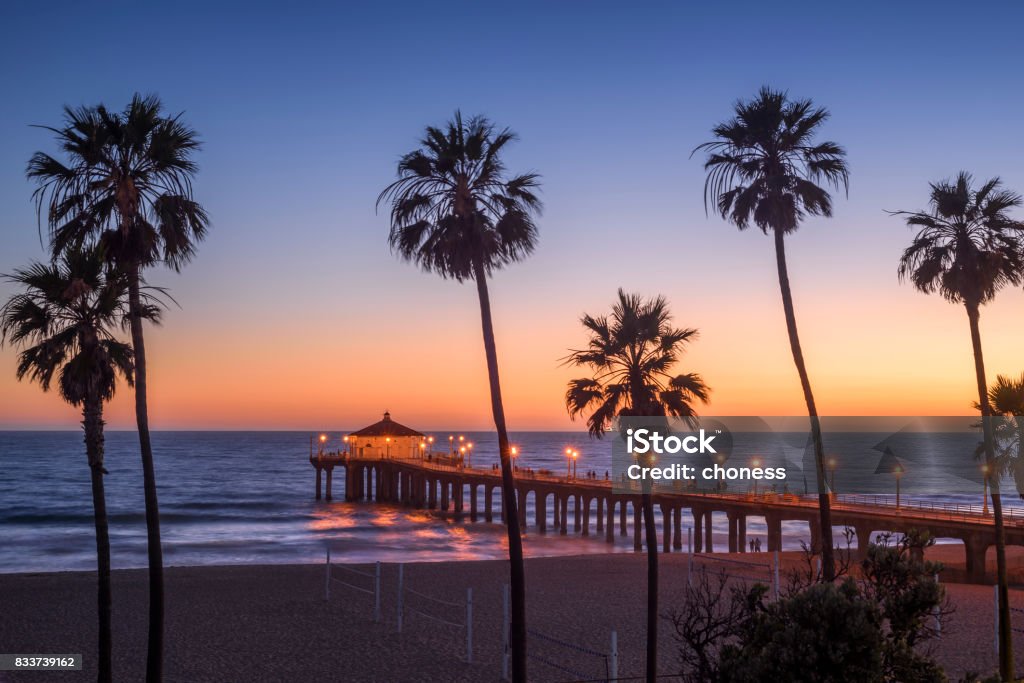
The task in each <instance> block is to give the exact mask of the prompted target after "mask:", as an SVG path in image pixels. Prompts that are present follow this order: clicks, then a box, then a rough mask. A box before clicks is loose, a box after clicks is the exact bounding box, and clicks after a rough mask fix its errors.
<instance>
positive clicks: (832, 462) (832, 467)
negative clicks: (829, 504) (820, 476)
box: [828, 458, 839, 499]
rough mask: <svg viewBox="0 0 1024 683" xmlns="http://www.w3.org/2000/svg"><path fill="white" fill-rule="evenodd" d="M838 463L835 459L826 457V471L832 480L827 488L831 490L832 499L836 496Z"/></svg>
mask: <svg viewBox="0 0 1024 683" xmlns="http://www.w3.org/2000/svg"><path fill="white" fill-rule="evenodd" d="M838 464H839V463H838V462H837V461H836V459H835V458H829V459H828V471H829V472H830V473H831V475H832V477H831V478H832V481H831V482H830V483H829V485H828V488H829V490H830V491H831V492H832V498H833V499H835V496H836V466H837V465H838Z"/></svg>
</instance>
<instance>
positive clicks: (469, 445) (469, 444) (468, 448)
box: [466, 441, 473, 468]
mask: <svg viewBox="0 0 1024 683" xmlns="http://www.w3.org/2000/svg"><path fill="white" fill-rule="evenodd" d="M466 453H468V454H469V458H468V460H469V467H470V468H472V467H473V442H472V441H469V442H467V443H466Z"/></svg>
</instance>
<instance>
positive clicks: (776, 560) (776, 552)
mask: <svg viewBox="0 0 1024 683" xmlns="http://www.w3.org/2000/svg"><path fill="white" fill-rule="evenodd" d="M775 599H776V600H778V599H779V551H778V550H776V551H775Z"/></svg>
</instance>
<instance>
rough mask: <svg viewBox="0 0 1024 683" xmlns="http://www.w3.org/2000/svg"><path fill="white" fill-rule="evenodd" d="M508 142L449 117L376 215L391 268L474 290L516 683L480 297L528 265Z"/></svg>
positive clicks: (532, 235) (522, 658) (518, 668)
mask: <svg viewBox="0 0 1024 683" xmlns="http://www.w3.org/2000/svg"><path fill="white" fill-rule="evenodd" d="M515 139H516V136H515V134H514V133H512V132H511V131H510V130H509V129H507V128H505V129H502V130H498V129H496V128H495V127H494V125H493V124H492V123H491V122H490V121H488V120H487V119H486V118H484V117H482V116H474V117H472V118H470V119H468V120H464V119H463V118H462V114H461V113H460V112H458V111H457V112H455V117H454V118H453V119H452V120H451V121H449V122H448V124H447V125H446V126H445V127H444V128H436V127H434V126H428V127H427V129H426V133H425V135H424V136H423V139H422V140H421V141H420V147H419V148H418V149H415V150H413V151H412V152H409V153H408V154H406V155H405V156H403V157H402V159H401V160H400V161H399V163H398V180H396V181H395V182H393V183H391V184H390V185H388V186H387V187H386V188H385V189H384V191H383V192H381V193H380V196H379V197H378V198H377V206H378V207H379V206H380V205H381V203H384V202H387V203H389V204H390V208H391V232H390V235H389V238H388V241H389V243H390V245H391V249H392V250H393V251H394V252H395V253H397V254H398V256H399V257H400V258H402V259H404V260H406V261H411V262H413V263H416V264H418V265H419V266H420V267H421V268H423V269H424V270H426V271H428V272H433V273H437V274H438V275H440V276H441V277H443V278H445V279H447V278H454V279H455V280H456V281H458V282H463V281H465V280H473V281H474V282H475V283H476V289H477V295H478V297H479V300H480V321H481V325H482V328H483V337H484V352H485V355H486V357H487V374H488V379H489V380H490V389H491V410H492V412H493V413H494V426H495V428H496V429H497V431H498V448H499V453H500V458H501V479H502V496H501V497H502V504H503V505H504V508H505V523H506V528H507V531H508V553H509V565H510V575H511V576H510V582H509V583H510V592H511V602H512V605H511V607H512V614H511V629H510V635H511V641H512V642H511V645H512V678H513V680H514V681H516V682H517V683H521V682H523V681H525V680H526V583H525V575H524V567H523V544H522V539H521V537H520V527H519V506H518V504H517V502H516V490H515V480H514V479H513V473H512V459H511V451H510V446H509V440H508V430H507V428H506V426H505V408H504V405H503V404H502V400H501V383H500V382H499V378H498V352H497V348H496V345H495V341H494V326H493V323H492V321H491V302H490V297H489V295H488V291H487V278H488V276H489V275H490V274H491V272H493V271H495V270H498V269H499V268H502V267H504V266H506V265H508V264H510V263H513V262H515V261H519V260H521V259H523V258H525V257H526V256H528V255H529V254H530V253H531V252H532V251H533V248H534V245H535V243H536V239H537V227H536V225H535V224H534V217H535V216H536V215H539V213H540V210H541V202H540V200H539V198H538V197H537V190H538V187H539V183H538V180H539V176H537V175H536V174H534V173H526V174H523V175H516V176H511V177H509V176H508V174H507V173H506V170H505V166H504V164H503V163H502V159H501V155H502V152H503V150H504V149H505V146H506V145H508V144H509V143H510V142H512V141H514V140H515Z"/></svg>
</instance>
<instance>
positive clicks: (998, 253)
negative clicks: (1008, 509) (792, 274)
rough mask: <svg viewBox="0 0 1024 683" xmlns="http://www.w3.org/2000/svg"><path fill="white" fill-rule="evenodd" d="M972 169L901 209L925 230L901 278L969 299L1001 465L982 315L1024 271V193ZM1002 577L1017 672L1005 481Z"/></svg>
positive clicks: (1007, 659)
mask: <svg viewBox="0 0 1024 683" xmlns="http://www.w3.org/2000/svg"><path fill="white" fill-rule="evenodd" d="M972 185H973V179H972V178H971V175H970V174H969V173H966V172H960V174H959V175H958V176H957V178H956V180H954V181H952V182H950V181H942V182H938V183H932V184H931V196H930V198H929V207H928V210H927V211H914V212H911V211H895V212H893V215H897V216H902V217H903V218H904V219H905V220H906V224H907V226H908V227H911V228H913V229H915V230H917V231H918V232H917V235H915V237H914V241H913V243H912V244H911V245H910V246H909V247H907V249H906V250H905V251H904V252H903V256H902V257H901V258H900V266H899V271H898V272H899V278H900V280H901V281H902V280H910V282H911V283H913V285H914V287H916V288H917V289H919V290H920V291H922V292H924V293H926V294H931V293H933V292H938V293H939V294H941V295H942V297H943V298H945V299H946V300H947V301H950V302H952V303H957V304H963V306H964V308H965V309H966V311H967V320H968V322H969V323H970V328H971V344H972V346H973V348H974V370H975V379H976V380H977V384H978V404H979V408H980V409H981V416H982V425H983V433H984V447H985V461H986V463H988V465H989V468H990V470H994V465H995V462H994V458H995V450H994V441H993V435H992V420H991V416H992V414H993V413H992V408H991V405H990V404H989V394H988V384H987V382H986V380H985V360H984V357H983V355H982V349H981V330H980V329H979V326H978V321H979V318H980V316H981V307H982V306H983V305H984V304H986V303H988V302H989V301H991V300H992V299H993V298H994V297H995V295H996V293H997V292H998V291H999V289H1000V288H1001V287H1003V286H1004V285H1016V284H1019V283H1020V282H1021V281H1022V279H1024V257H1022V253H1024V224H1022V223H1020V222H1018V221H1015V220H1013V219H1012V218H1010V216H1009V214H1008V213H1007V212H1008V211H1009V210H1010V209H1012V208H1013V207H1017V206H1020V205H1021V196H1020V195H1018V194H1017V193H1015V192H1011V191H1009V190H1006V189H1003V188H1002V186H1001V183H1000V181H999V179H998V178H993V179H991V180H989V181H988V182H986V183H984V184H983V185H981V187H979V188H977V189H975V188H974V187H973V186H972ZM993 481H994V482H995V480H993ZM992 513H993V517H994V519H995V530H996V567H997V574H998V577H997V580H998V584H999V608H1000V609H999V672H1000V674H1001V675H1002V677H1003V680H1013V641H1012V632H1011V630H1010V612H1009V603H1008V602H1007V600H1008V591H1007V583H1006V537H1005V534H1004V530H1003V506H1002V502H1001V501H1000V495H999V488H998V486H993V487H992Z"/></svg>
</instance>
